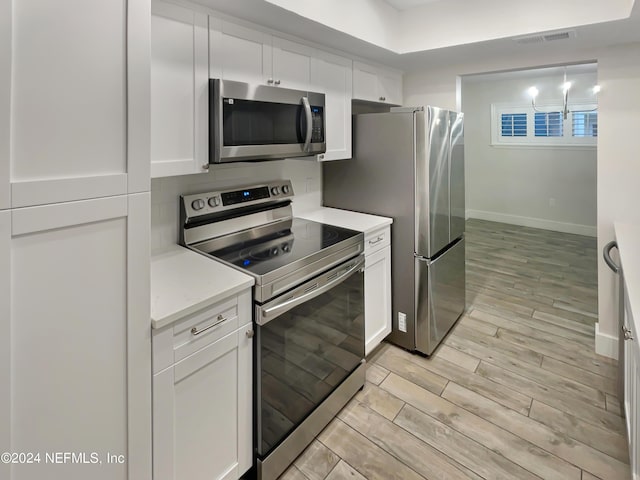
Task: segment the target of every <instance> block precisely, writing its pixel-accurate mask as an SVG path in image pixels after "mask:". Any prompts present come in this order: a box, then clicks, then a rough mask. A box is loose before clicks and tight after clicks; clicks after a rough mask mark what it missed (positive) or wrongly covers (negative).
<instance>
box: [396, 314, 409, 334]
mask: <svg viewBox="0 0 640 480" xmlns="http://www.w3.org/2000/svg"><path fill="white" fill-rule="evenodd" d="M398 330H400V331H401V332H405V333H406V331H407V314H406V313H402V312H398Z"/></svg>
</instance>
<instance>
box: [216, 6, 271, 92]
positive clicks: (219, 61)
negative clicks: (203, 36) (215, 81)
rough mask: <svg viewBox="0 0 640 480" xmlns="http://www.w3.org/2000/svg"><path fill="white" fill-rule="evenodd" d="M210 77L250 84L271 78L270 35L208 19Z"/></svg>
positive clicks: (260, 82) (224, 21)
mask: <svg viewBox="0 0 640 480" xmlns="http://www.w3.org/2000/svg"><path fill="white" fill-rule="evenodd" d="M209 29H210V30H209V42H210V44H209V74H210V76H211V78H222V79H225V80H234V81H238V82H246V83H252V84H262V83H266V82H268V80H269V79H272V78H273V75H272V71H273V70H272V68H273V67H272V61H271V57H272V53H271V35H268V34H266V33H262V32H259V31H257V30H252V29H250V28H247V27H243V26H241V25H236V24H235V23H231V22H227V21H226V20H220V19H218V18H215V17H209Z"/></svg>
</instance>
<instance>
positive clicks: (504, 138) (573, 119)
mask: <svg viewBox="0 0 640 480" xmlns="http://www.w3.org/2000/svg"><path fill="white" fill-rule="evenodd" d="M595 108H597V105H594V104H589V103H586V102H584V103H577V102H576V103H574V104H572V105H570V106H569V109H570V111H571V113H570V114H569V115H567V118H566V119H565V118H564V116H563V114H562V105H558V104H555V105H552V104H548V105H539V106H538V109H539V110H541V111H538V112H537V111H535V110H533V108H532V106H531V104H529V105H523V104H507V103H494V104H492V105H491V144H492V145H497V146H499V145H505V146H506V145H508V146H522V147H554V146H559V147H562V146H566V147H576V146H578V147H579V146H583V147H594V146H595V145H596V141H597V136H598V112H597V111H596V110H595Z"/></svg>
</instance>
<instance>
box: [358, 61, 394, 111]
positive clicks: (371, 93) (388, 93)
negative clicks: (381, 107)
mask: <svg viewBox="0 0 640 480" xmlns="http://www.w3.org/2000/svg"><path fill="white" fill-rule="evenodd" d="M353 98H357V99H359V100H367V101H370V102H378V103H389V104H392V105H401V104H402V75H401V74H400V73H399V72H396V71H391V70H385V69H381V68H378V67H374V66H373V65H367V64H366V63H360V62H353Z"/></svg>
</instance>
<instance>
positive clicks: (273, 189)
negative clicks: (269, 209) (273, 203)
mask: <svg viewBox="0 0 640 480" xmlns="http://www.w3.org/2000/svg"><path fill="white" fill-rule="evenodd" d="M279 194H280V188H279V187H271V195H279Z"/></svg>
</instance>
